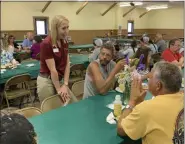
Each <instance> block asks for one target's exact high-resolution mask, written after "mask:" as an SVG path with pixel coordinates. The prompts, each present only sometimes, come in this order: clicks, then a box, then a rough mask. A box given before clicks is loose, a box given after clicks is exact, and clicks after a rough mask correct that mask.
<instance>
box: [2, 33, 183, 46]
mask: <svg viewBox="0 0 185 144" xmlns="http://www.w3.org/2000/svg"><path fill="white" fill-rule="evenodd" d="M29 31H31V32H34V31H33V30H14V31H2V33H8V34H12V35H14V36H15V37H16V39H17V40H23V39H24V35H25V34H26V33H27V32H29ZM110 31H111V30H110V29H109V30H70V32H69V36H71V38H72V41H73V42H74V43H75V44H88V43H89V44H90V43H92V42H93V38H95V37H97V36H102V37H104V36H105V33H108V32H110ZM122 32H123V34H124V35H126V34H127V30H126V29H123V30H122ZM145 32H146V33H148V34H149V35H150V36H151V37H152V38H153V37H154V36H155V34H156V33H161V34H166V35H164V39H165V40H170V39H173V38H175V37H184V29H135V30H134V33H135V34H144V33H145ZM113 33H114V34H117V30H116V29H114V30H113Z"/></svg>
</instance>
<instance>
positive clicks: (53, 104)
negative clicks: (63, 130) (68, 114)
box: [41, 95, 64, 112]
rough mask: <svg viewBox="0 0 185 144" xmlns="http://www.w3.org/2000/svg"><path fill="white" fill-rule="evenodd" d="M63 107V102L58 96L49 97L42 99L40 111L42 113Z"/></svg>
mask: <svg viewBox="0 0 185 144" xmlns="http://www.w3.org/2000/svg"><path fill="white" fill-rule="evenodd" d="M63 105H64V104H63V102H62V100H61V98H60V95H54V96H50V97H48V98H46V99H44V101H43V102H42V104H41V111H42V112H47V111H50V110H52V109H56V108H59V107H61V106H63Z"/></svg>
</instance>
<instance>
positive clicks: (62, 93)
mask: <svg viewBox="0 0 185 144" xmlns="http://www.w3.org/2000/svg"><path fill="white" fill-rule="evenodd" d="M58 94H60V96H61V98H62V101H63V103H65V102H67V101H68V100H69V99H70V95H69V93H68V87H67V86H66V85H62V86H61V88H60V89H59V90H58Z"/></svg>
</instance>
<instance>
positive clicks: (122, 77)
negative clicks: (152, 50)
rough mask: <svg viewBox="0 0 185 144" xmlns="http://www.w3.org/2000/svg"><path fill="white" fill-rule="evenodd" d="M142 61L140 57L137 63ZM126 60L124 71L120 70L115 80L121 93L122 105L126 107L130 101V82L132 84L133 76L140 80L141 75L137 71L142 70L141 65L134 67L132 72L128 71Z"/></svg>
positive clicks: (128, 66)
mask: <svg viewBox="0 0 185 144" xmlns="http://www.w3.org/2000/svg"><path fill="white" fill-rule="evenodd" d="M142 59H143V56H141V57H140V60H139V62H141V61H142ZM126 60H127V65H126V66H125V67H124V70H122V71H121V72H120V73H118V74H117V75H116V77H117V79H118V84H119V89H120V91H122V92H123V96H122V102H123V103H124V105H127V104H128V102H129V99H130V92H131V82H132V78H133V76H138V77H140V78H141V75H140V74H139V73H138V71H139V70H143V68H144V66H143V65H142V64H141V65H140V64H139V65H138V63H137V65H135V66H138V67H137V70H134V71H132V72H131V71H130V69H131V67H130V65H129V62H128V58H126Z"/></svg>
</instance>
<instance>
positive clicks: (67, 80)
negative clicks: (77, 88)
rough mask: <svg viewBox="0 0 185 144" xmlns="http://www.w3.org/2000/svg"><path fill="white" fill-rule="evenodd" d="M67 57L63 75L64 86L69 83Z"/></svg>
mask: <svg viewBox="0 0 185 144" xmlns="http://www.w3.org/2000/svg"><path fill="white" fill-rule="evenodd" d="M69 61H70V60H69V55H68V57H67V65H66V68H65V73H64V84H65V85H68V82H69V73H70V63H69Z"/></svg>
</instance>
